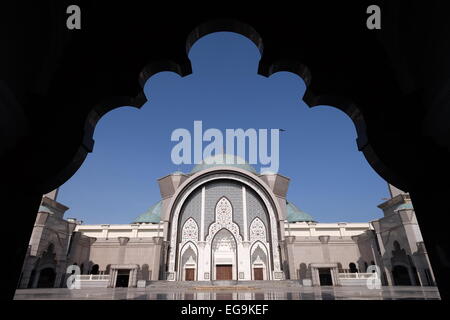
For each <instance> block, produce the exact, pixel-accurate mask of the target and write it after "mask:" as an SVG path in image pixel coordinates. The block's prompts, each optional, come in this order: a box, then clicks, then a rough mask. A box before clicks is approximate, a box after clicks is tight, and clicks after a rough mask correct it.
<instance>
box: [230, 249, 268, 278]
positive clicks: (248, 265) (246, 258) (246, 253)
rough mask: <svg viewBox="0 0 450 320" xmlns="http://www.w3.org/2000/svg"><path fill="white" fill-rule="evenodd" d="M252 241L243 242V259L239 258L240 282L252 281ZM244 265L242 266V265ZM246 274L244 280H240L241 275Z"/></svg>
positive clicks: (241, 254)
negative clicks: (241, 273)
mask: <svg viewBox="0 0 450 320" xmlns="http://www.w3.org/2000/svg"><path fill="white" fill-rule="evenodd" d="M250 253H251V252H250V241H242V251H241V253H240V256H241V257H238V261H237V263H238V280H252V261H251V254H250ZM241 263H242V264H241ZM267 267H268V266H267ZM240 272H243V273H244V278H243V279H239V273H240Z"/></svg>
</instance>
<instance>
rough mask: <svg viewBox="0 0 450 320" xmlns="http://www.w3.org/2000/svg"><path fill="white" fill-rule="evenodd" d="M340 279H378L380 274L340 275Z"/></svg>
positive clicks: (357, 273)
mask: <svg viewBox="0 0 450 320" xmlns="http://www.w3.org/2000/svg"><path fill="white" fill-rule="evenodd" d="M338 277H339V279H342V280H345V279H378V274H377V273H376V272H374V273H359V272H355V273H338Z"/></svg>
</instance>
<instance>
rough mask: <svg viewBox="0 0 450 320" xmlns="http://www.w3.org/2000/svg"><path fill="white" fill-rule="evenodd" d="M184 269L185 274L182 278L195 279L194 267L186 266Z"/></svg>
mask: <svg viewBox="0 0 450 320" xmlns="http://www.w3.org/2000/svg"><path fill="white" fill-rule="evenodd" d="M185 270H186V274H185V277H184V280H186V281H194V280H195V274H194V272H195V269H194V268H187V269H185Z"/></svg>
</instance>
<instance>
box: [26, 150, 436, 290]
mask: <svg viewBox="0 0 450 320" xmlns="http://www.w3.org/2000/svg"><path fill="white" fill-rule="evenodd" d="M221 157H222V158H223V161H222V160H220V159H219V160H220V161H218V159H215V163H213V164H208V163H210V162H209V161H204V162H202V163H201V164H198V165H196V166H195V167H194V168H193V169H192V171H191V172H189V173H183V172H174V173H171V174H169V175H167V176H165V177H162V178H160V179H158V184H159V188H160V193H161V200H160V201H159V202H157V203H156V204H154V205H152V206H151V207H150V208H149V209H148V211H147V212H145V213H143V214H141V215H138V216H137V217H136V218H135V219H134V221H133V222H132V223H130V224H115V225H113V224H107V223H105V224H98V225H85V224H83V223H82V222H81V221H78V220H76V219H70V218H69V219H65V218H64V213H65V211H67V210H68V208H67V207H66V206H64V205H63V204H61V203H59V202H57V200H56V198H57V192H58V190H55V191H53V192H51V193H49V194H46V195H44V196H43V198H42V203H41V206H40V208H39V212H38V214H37V217H36V222H35V226H34V229H33V233H32V237H31V239H30V243H29V247H28V252H27V255H26V258H25V261H24V264H23V269H22V274H21V278H20V281H19V285H18V287H19V288H42V287H66V284H67V278H68V276H69V274H68V273H67V268H68V266H71V265H76V266H78V267H79V271H80V273H81V276H80V279H81V280H80V281H81V282H82V283H83V285H86V286H103V287H136V286H145V285H148V284H149V283H151V282H152V281H162V280H164V281H208V282H210V281H218V280H231V281H261V280H271V281H282V280H287V279H290V280H297V281H299V282H300V283H301V284H302V285H304V286H345V285H365V281H366V278H365V276H367V275H368V274H370V273H371V271H370V270H371V269H368V268H369V267H370V266H377V267H378V268H379V271H380V272H379V279H380V281H381V283H382V285H389V286H390V285H421V286H432V285H434V283H435V280H434V276H433V271H432V268H431V266H430V263H429V260H428V256H427V251H426V248H425V246H424V243H423V239H422V236H421V233H420V229H419V226H418V223H417V219H416V216H415V213H414V208H413V206H412V203H411V200H410V197H409V195H408V194H407V193H404V192H402V191H401V190H399V189H397V188H395V187H394V186H391V185H389V191H390V194H391V198H390V199H389V200H387V201H385V202H383V203H381V204H380V205H379V206H378V208H380V209H381V210H382V211H383V214H384V216H383V217H382V218H381V219H378V220H375V221H371V222H367V223H350V222H337V223H320V222H317V221H315V219H314V217H313V216H311V215H310V214H308V213H306V212H303V211H302V210H300V209H299V207H297V206H296V205H295V204H294V203H293V202H291V199H287V198H286V195H287V192H288V186H289V182H290V179H289V178H288V177H285V176H283V175H281V174H276V173H264V174H258V173H257V172H256V170H255V168H253V167H252V166H251V165H249V164H248V163H245V162H244V163H240V162H239V161H237V159H236V157H234V156H230V155H225V156H221Z"/></svg>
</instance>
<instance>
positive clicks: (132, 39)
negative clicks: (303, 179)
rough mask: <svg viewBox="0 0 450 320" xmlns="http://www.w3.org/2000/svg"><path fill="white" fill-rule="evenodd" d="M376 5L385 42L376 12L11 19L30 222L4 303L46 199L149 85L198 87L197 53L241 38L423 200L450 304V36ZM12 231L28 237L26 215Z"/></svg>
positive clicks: (150, 8)
mask: <svg viewBox="0 0 450 320" xmlns="http://www.w3.org/2000/svg"><path fill="white" fill-rule="evenodd" d="M375 2H377V3H379V4H380V6H381V7H382V8H383V22H382V23H383V25H382V29H381V30H375V31H374V30H368V29H367V28H366V27H365V20H366V17H367V14H366V9H367V6H368V5H370V4H373V1H358V3H349V4H346V3H341V2H339V3H333V2H326V3H325V2H321V1H314V2H312V1H311V2H309V3H301V4H299V5H298V6H296V7H295V10H294V8H293V7H289V6H282V5H281V4H280V5H273V6H270V7H267V8H262V7H255V6H251V7H248V8H246V7H245V6H244V4H242V3H240V4H238V5H232V4H228V5H226V6H224V7H222V8H218V9H213V8H207V7H202V5H198V6H195V5H193V4H189V5H188V6H187V7H186V8H183V7H180V6H179V5H177V6H176V8H156V7H155V6H154V4H152V3H147V2H144V3H139V4H134V5H131V4H130V5H128V6H126V5H124V4H123V3H119V4H115V3H108V5H107V6H105V5H104V4H102V3H99V2H95V1H92V2H89V3H84V2H83V4H82V14H83V19H82V21H83V22H82V29H81V30H78V31H70V30H68V29H66V27H65V19H66V17H67V14H66V13H65V10H66V8H67V6H68V5H70V4H72V3H70V2H69V1H58V2H53V3H51V2H49V3H45V4H42V3H31V4H29V5H28V7H27V10H23V8H22V7H21V6H20V5H19V4H15V3H11V4H10V8H9V9H6V8H5V9H2V12H7V13H8V14H7V15H5V17H4V18H2V19H1V23H2V24H4V26H3V27H2V28H0V33H6V34H5V35H4V36H3V34H1V36H2V37H1V38H2V39H4V40H3V43H2V47H3V48H5V50H3V51H2V54H6V56H2V59H0V70H1V79H2V81H1V82H0V86H1V88H0V96H1V97H0V111H1V112H2V116H3V115H5V117H4V118H2V120H1V121H0V126H1V128H0V138H1V140H0V141H2V142H3V141H7V143H2V144H1V145H0V157H1V159H0V162H1V163H2V166H1V168H0V170H1V172H0V176H1V177H2V189H3V190H1V191H2V192H0V194H1V197H2V200H3V201H2V203H3V204H4V206H5V208H4V210H5V212H20V213H21V217H22V218H23V219H22V220H23V221H22V223H23V227H22V228H20V230H15V233H14V235H13V237H11V239H10V241H11V243H10V245H9V249H7V252H6V253H5V254H7V255H8V256H9V257H11V261H13V263H12V264H10V265H9V270H13V272H14V273H15V274H11V272H8V273H9V274H10V275H11V276H10V277H8V279H7V280H6V282H7V283H5V287H6V288H8V290H4V292H3V294H5V295H6V296H7V297H9V298H10V297H12V295H13V292H14V288H15V287H16V282H17V279H18V278H19V276H20V267H21V264H22V261H23V257H24V254H25V250H26V243H27V242H28V239H29V237H30V233H31V229H32V227H33V223H34V218H35V213H36V211H37V208H38V206H39V202H40V198H41V195H42V194H43V193H45V192H47V191H50V190H51V189H53V188H55V187H57V186H59V185H61V184H63V183H64V182H65V181H67V180H68V179H69V178H70V177H71V176H72V175H73V174H74V173H75V172H76V170H77V169H78V168H79V167H80V166H81V164H82V163H83V161H84V159H85V157H86V155H87V153H89V152H90V151H92V149H93V145H94V141H93V139H92V137H93V131H94V128H95V125H96V123H97V121H98V120H99V119H100V118H101V116H103V115H104V114H106V113H107V112H108V111H110V110H112V109H114V108H117V107H119V106H124V105H128V106H135V107H141V106H142V104H143V103H145V101H146V99H145V97H144V95H143V94H142V85H143V84H144V83H145V81H146V80H147V79H148V78H149V77H151V76H152V75H153V74H155V73H157V72H160V71H173V72H176V73H178V74H179V75H180V76H184V75H186V74H189V73H190V72H191V66H190V61H189V59H188V56H187V51H188V49H189V46H191V45H192V44H193V43H194V42H195V40H197V39H198V38H200V37H201V36H202V35H205V34H208V33H212V32H215V31H233V32H237V33H240V34H243V35H245V36H247V37H248V38H249V39H251V40H252V41H253V42H254V43H255V44H257V46H258V48H260V50H261V49H262V57H261V60H260V63H259V69H258V72H259V73H260V74H261V75H265V76H270V75H271V74H273V73H275V72H278V71H290V72H294V73H296V74H298V75H299V76H301V77H302V78H303V79H304V80H305V83H306V84H307V91H306V94H305V97H304V100H305V101H306V102H307V103H308V105H309V106H315V105H321V104H326V105H331V106H334V107H337V108H339V109H340V110H342V111H344V112H345V113H346V114H347V115H349V116H350V118H352V120H353V122H354V124H355V127H356V131H357V134H358V141H357V143H358V148H359V149H360V150H361V151H363V152H364V155H365V157H366V159H367V160H368V161H369V163H370V164H371V166H372V167H373V168H374V169H375V170H376V171H377V172H378V173H379V174H380V175H381V176H382V177H383V178H385V179H386V180H387V181H389V182H390V183H392V184H394V185H396V186H397V187H399V188H401V189H403V190H404V191H409V192H410V193H411V198H412V200H413V203H414V208H415V210H416V214H417V217H418V219H419V223H420V226H421V229H422V233H423V235H424V240H425V244H426V246H427V250H428V253H429V255H430V260H431V263H432V265H433V267H434V268H435V276H436V280H437V283H438V285H439V286H440V290H441V295H442V296H443V297H448V296H449V295H448V291H447V288H446V287H445V284H448V283H450V262H449V261H450V257H449V256H448V255H449V252H450V247H449V242H448V241H447V239H446V238H445V237H444V235H446V234H447V231H448V230H447V229H446V227H445V224H441V223H436V221H437V220H438V219H439V216H436V215H437V214H438V213H445V214H444V215H448V214H449V210H450V209H449V208H448V207H447V206H445V205H444V204H445V202H443V201H442V199H445V198H446V197H447V196H448V193H449V191H450V190H449V186H448V181H449V180H450V174H449V167H448V163H450V151H449V150H450V121H448V117H446V115H448V114H449V108H450V107H449V106H450V97H449V96H448V94H447V92H448V91H447V88H448V86H449V81H450V80H448V79H449V78H450V77H449V75H450V52H449V51H450V49H449V48H448V46H447V43H448V34H449V33H450V22H449V20H448V18H447V16H446V14H445V13H446V11H445V10H443V9H442V8H441V7H440V5H439V4H430V5H428V6H426V7H425V6H423V5H421V4H409V3H408V4H405V3H403V2H400V1H398V2H397V1H375ZM174 12H177V13H178V15H176V14H174ZM431 22H432V23H431ZM11 30H15V33H14V34H12V33H11ZM18 39H22V41H19V40H18ZM4 119H7V120H4ZM4 223H5V224H11V225H13V224H14V223H16V220H15V217H14V215H12V214H11V215H5V217H4Z"/></svg>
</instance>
